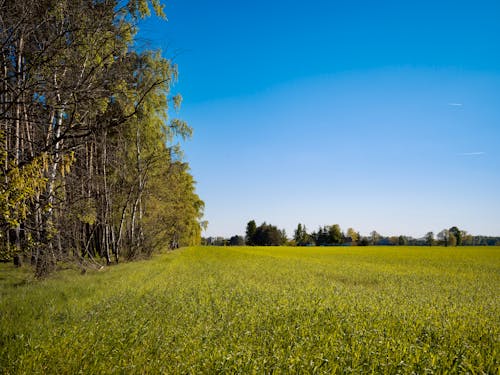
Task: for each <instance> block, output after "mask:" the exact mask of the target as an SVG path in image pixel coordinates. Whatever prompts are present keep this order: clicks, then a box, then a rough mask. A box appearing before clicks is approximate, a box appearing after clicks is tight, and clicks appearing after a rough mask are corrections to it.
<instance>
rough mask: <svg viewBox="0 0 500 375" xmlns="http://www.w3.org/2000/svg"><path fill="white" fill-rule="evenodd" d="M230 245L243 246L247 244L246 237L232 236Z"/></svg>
mask: <svg viewBox="0 0 500 375" xmlns="http://www.w3.org/2000/svg"><path fill="white" fill-rule="evenodd" d="M229 245H230V246H243V245H245V239H244V238H243V237H242V236H237V235H236V236H232V237H231V238H230V239H229Z"/></svg>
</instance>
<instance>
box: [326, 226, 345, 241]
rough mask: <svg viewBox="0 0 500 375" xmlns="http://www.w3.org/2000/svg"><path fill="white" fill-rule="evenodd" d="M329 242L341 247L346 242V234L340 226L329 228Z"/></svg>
mask: <svg viewBox="0 0 500 375" xmlns="http://www.w3.org/2000/svg"><path fill="white" fill-rule="evenodd" d="M328 241H329V243H330V244H333V245H340V244H342V243H343V242H344V234H343V233H342V231H341V230H340V226H339V225H338V224H334V225H332V226H330V227H329V228H328Z"/></svg>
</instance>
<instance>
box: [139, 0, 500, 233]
mask: <svg viewBox="0 0 500 375" xmlns="http://www.w3.org/2000/svg"><path fill="white" fill-rule="evenodd" d="M165 5H166V7H165V11H166V14H167V17H168V19H169V21H168V22H164V21H159V20H157V19H149V20H147V21H145V22H143V23H142V24H141V33H140V37H141V43H142V44H145V45H148V46H150V47H152V48H160V49H162V51H163V53H164V55H165V56H166V57H175V62H176V63H177V64H178V65H179V72H180V76H179V83H178V84H177V85H176V86H175V90H176V91H179V92H180V93H181V94H182V95H183V97H184V102H183V107H182V109H181V111H180V113H179V117H181V118H183V119H185V120H187V121H188V122H189V124H190V125H191V126H192V127H193V128H194V137H193V139H192V140H191V141H188V142H186V143H183V148H184V150H185V158H186V160H187V161H188V162H189V163H190V165H191V169H192V173H193V175H194V177H195V179H196V180H197V182H198V184H197V192H198V194H199V195H200V196H201V198H202V199H203V200H204V201H205V204H206V210H205V213H206V215H205V216H206V219H207V220H208V221H209V227H208V230H207V231H206V232H205V233H204V235H205V236H217V235H221V236H231V235H234V234H244V231H245V226H246V223H247V222H248V221H249V220H251V219H255V220H256V222H257V224H260V223H261V222H263V221H266V222H268V223H272V224H274V225H277V226H278V227H280V228H284V229H286V231H287V233H288V235H289V236H292V234H293V229H294V228H295V227H296V226H297V223H299V222H301V223H303V224H305V225H306V227H307V228H308V230H310V231H312V230H316V229H317V228H318V226H319V225H331V224H335V223H338V224H340V226H341V227H342V229H344V230H346V229H347V228H348V227H353V228H355V229H356V230H358V231H360V232H361V233H362V234H368V233H369V232H370V231H372V230H377V231H378V232H379V233H381V234H383V235H396V234H397V235H399V234H404V235H411V236H414V237H421V236H423V235H424V234H425V233H426V232H428V231H434V232H435V233H437V232H439V231H440V230H442V229H443V228H449V227H450V226H453V225H456V226H458V227H459V228H461V229H464V230H466V231H468V232H470V233H473V234H484V235H500V193H499V192H500V2H499V1H498V0H495V1H484V0H477V1H470V0H468V1H460V0H458V1H447V0H445V1H436V0H433V1H430V0H423V1H400V0H399V1H384V0H381V1H356V0H342V1H334V0H332V1H318V0H310V1H308V2H304V1H282V0H275V1H263V0H254V1H251V2H250V1H191V0H170V1H168V2H165Z"/></svg>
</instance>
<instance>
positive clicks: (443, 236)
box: [437, 229, 449, 246]
mask: <svg viewBox="0 0 500 375" xmlns="http://www.w3.org/2000/svg"><path fill="white" fill-rule="evenodd" d="M437 238H438V240H439V241H440V243H441V244H442V245H443V246H448V243H449V231H448V229H443V230H442V231H441V232H439V233H438V234H437Z"/></svg>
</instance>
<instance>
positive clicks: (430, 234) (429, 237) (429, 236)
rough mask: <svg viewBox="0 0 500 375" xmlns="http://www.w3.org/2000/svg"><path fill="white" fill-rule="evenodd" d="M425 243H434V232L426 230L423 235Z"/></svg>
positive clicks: (428, 244) (429, 244)
mask: <svg viewBox="0 0 500 375" xmlns="http://www.w3.org/2000/svg"><path fill="white" fill-rule="evenodd" d="M425 244H426V245H427V246H432V245H434V233H433V232H427V234H426V235H425Z"/></svg>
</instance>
